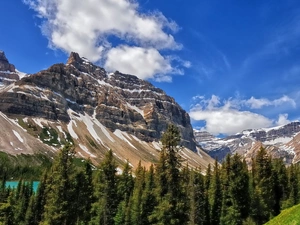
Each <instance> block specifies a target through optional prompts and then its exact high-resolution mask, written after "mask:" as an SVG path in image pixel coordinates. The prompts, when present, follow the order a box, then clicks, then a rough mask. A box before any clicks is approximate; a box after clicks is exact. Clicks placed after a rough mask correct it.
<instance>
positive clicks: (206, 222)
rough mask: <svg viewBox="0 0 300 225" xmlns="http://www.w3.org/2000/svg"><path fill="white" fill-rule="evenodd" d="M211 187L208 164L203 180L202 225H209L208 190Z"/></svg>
mask: <svg viewBox="0 0 300 225" xmlns="http://www.w3.org/2000/svg"><path fill="white" fill-rule="evenodd" d="M210 185H211V166H210V164H208V167H207V170H206V176H205V179H204V210H205V213H204V222H203V224H204V225H210V203H209V190H210Z"/></svg>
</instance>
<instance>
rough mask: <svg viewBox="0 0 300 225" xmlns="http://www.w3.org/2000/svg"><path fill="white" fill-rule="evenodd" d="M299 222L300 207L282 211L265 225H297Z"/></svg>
mask: <svg viewBox="0 0 300 225" xmlns="http://www.w3.org/2000/svg"><path fill="white" fill-rule="evenodd" d="M299 221H300V205H296V206H293V207H291V208H288V209H285V210H283V211H282V212H281V213H280V214H279V215H278V216H276V217H275V218H273V219H272V220H270V221H269V222H267V223H266V224H265V225H277V224H280V225H281V224H284V225H297V224H299Z"/></svg>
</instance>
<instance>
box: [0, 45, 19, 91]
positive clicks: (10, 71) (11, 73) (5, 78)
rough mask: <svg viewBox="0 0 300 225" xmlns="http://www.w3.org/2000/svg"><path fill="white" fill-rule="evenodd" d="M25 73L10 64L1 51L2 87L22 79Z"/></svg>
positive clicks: (0, 83)
mask: <svg viewBox="0 0 300 225" xmlns="http://www.w3.org/2000/svg"><path fill="white" fill-rule="evenodd" d="M20 75H21V76H22V75H23V74H22V73H20V72H19V71H17V70H16V68H15V66H14V65H13V64H10V63H9V61H8V59H7V58H6V56H5V53H4V52H3V51H0V87H1V86H3V85H8V84H11V83H13V82H15V81H18V80H19V79H20Z"/></svg>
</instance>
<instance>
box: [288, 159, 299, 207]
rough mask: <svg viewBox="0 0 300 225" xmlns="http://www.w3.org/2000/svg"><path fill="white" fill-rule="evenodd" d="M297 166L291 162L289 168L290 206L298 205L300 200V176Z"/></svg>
mask: <svg viewBox="0 0 300 225" xmlns="http://www.w3.org/2000/svg"><path fill="white" fill-rule="evenodd" d="M295 167H296V166H294V165H293V164H291V166H290V168H289V176H288V185H289V192H290V193H289V198H288V206H290V207H291V206H293V205H296V204H297V203H298V201H299V186H298V176H297V173H296V169H295Z"/></svg>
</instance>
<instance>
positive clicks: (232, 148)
mask: <svg viewBox="0 0 300 225" xmlns="http://www.w3.org/2000/svg"><path fill="white" fill-rule="evenodd" d="M194 135H195V138H196V141H197V142H198V143H199V144H200V145H201V147H202V148H203V149H204V150H205V151H206V152H207V153H208V154H209V155H210V156H212V157H213V158H218V160H220V161H222V160H223V159H224V158H225V156H226V155H227V154H235V153H238V154H241V155H243V156H245V158H246V159H247V160H248V161H250V160H251V158H252V157H253V156H254V155H255V152H256V151H257V150H258V149H260V147H261V146H263V147H265V148H266V149H267V151H268V152H269V153H270V154H271V155H272V156H273V157H275V158H283V159H284V161H285V162H286V163H287V164H290V163H296V162H299V161H300V122H292V123H289V124H286V125H283V126H277V127H272V128H261V129H249V130H245V131H243V132H241V133H237V134H235V135H231V136H228V137H225V138H217V137H214V136H213V135H211V134H209V133H208V132H206V131H197V130H194Z"/></svg>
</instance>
